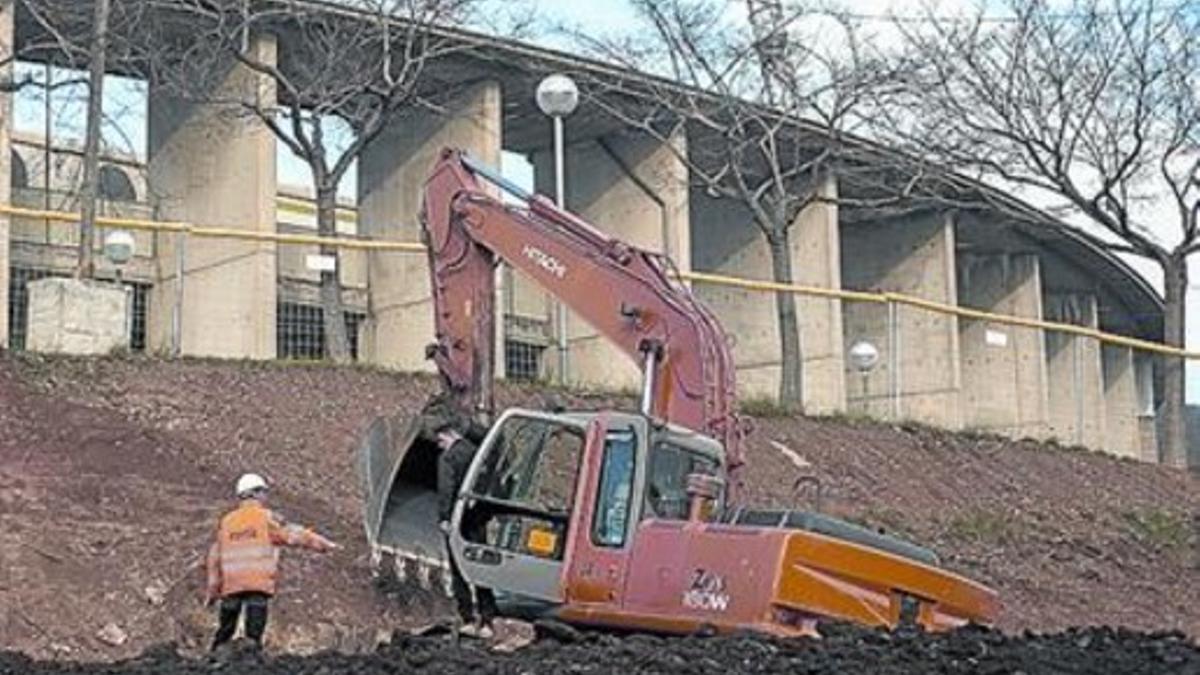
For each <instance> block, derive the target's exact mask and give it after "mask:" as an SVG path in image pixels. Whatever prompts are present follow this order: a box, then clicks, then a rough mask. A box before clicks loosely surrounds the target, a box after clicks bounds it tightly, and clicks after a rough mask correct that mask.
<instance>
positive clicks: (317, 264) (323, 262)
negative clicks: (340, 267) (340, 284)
mask: <svg viewBox="0 0 1200 675" xmlns="http://www.w3.org/2000/svg"><path fill="white" fill-rule="evenodd" d="M304 265H305V267H307V268H308V269H309V270H310V271H313V272H333V271H334V270H336V269H337V256H334V255H317V254H309V255H306V256H304Z"/></svg>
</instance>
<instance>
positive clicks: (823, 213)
mask: <svg viewBox="0 0 1200 675" xmlns="http://www.w3.org/2000/svg"><path fill="white" fill-rule="evenodd" d="M821 194H822V196H823V197H827V198H829V199H836V198H837V183H836V181H835V180H833V179H830V180H829V181H827V182H826V183H825V184H824V185H823V186H822V187H821ZM692 223H693V225H692V227H693V233H692V241H693V246H692V257H693V262H694V264H695V268H696V269H697V270H702V271H705V272H714V273H717V274H726V275H729V276H736V277H742V278H748V279H761V280H764V281H770V280H771V278H772V275H771V254H770V250H769V249H768V246H767V241H766V238H765V237H764V236H763V234H762V231H761V230H760V229H759V228H758V226H756V225H755V224H754V222H753V220H752V218H751V215H750V212H749V211H748V210H747V209H746V208H745V207H744V206H742V205H740V204H738V203H736V202H733V201H731V200H721V199H713V198H711V197H708V196H707V195H705V194H704V193H703V192H702V191H699V190H697V191H693V193H692ZM790 235H791V236H790V239H789V243H790V245H791V249H792V275H793V281H794V283H796V284H799V285H804V286H815V287H819V288H832V289H838V288H841V287H842V268H841V242H840V240H839V237H838V208H837V205H836V204H833V203H826V202H822V203H814V204H812V205H810V206H809V207H808V208H806V209H805V210H804V211H802V212H801V213H800V214H799V216H797V218H796V222H795V223H794V224H793V225H792V228H791V230H790ZM695 288H696V292H697V294H698V295H699V296H700V298H701V299H702V300H703V301H704V302H705V303H706V304H708V306H709V307H711V308H712V309H713V310H714V311H715V312H716V314H717V316H718V317H719V318H720V320H721V323H722V324H723V325H724V326H725V330H726V332H728V333H729V334H730V335H731V336H733V339H734V348H733V354H734V360H735V362H736V363H737V367H738V375H737V376H738V391H739V394H740V395H741V396H742V398H768V399H774V398H776V397H777V396H778V395H779V381H780V374H781V365H782V364H781V362H780V346H779V323H778V314H777V312H776V309H775V299H774V296H773V295H772V294H770V293H764V292H762V291H749V290H741V289H736V288H729V287H724V286H715V285H710V284H697V285H696V287H695ZM796 309H797V313H798V315H799V323H800V351H801V355H802V374H803V389H804V391H803V394H804V409H805V410H806V411H807V412H809V413H813V414H830V413H837V412H842V411H844V410H845V409H846V388H845V384H846V382H845V378H844V376H843V370H844V368H845V366H844V360H843V352H842V342H843V337H842V303H841V301H840V300H836V299H824V298H816V297H811V296H803V295H800V296H797V297H796Z"/></svg>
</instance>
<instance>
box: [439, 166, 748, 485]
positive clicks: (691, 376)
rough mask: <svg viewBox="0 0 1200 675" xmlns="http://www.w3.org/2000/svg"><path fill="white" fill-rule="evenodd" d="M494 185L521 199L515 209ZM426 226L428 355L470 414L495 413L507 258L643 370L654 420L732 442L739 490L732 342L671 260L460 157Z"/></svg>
mask: <svg viewBox="0 0 1200 675" xmlns="http://www.w3.org/2000/svg"><path fill="white" fill-rule="evenodd" d="M491 188H499V189H501V190H504V191H506V192H508V193H509V194H511V195H512V196H514V197H516V198H517V200H519V202H520V203H519V204H515V205H514V204H506V203H505V202H504V201H502V200H501V199H499V198H498V197H497V196H496V194H495V190H494V189H491ZM421 225H422V232H423V236H424V237H425V241H426V244H427V246H428V255H429V261H430V265H429V267H430V270H431V274H432V279H431V282H432V290H433V302H434V315H435V335H436V341H435V343H434V344H433V345H431V346H430V348H429V354H428V355H429V356H430V357H431V358H433V360H434V361H435V362H436V363H437V367H438V371H439V373H440V374H441V376H442V378H443V381H444V384H445V385H446V388H447V391H448V393H449V394H450V396H451V397H452V398H453V399H454V400H455V402H456V403H457V405H458V407H459V408H460V409H462V410H464V411H473V412H475V413H483V414H484V415H488V416H490V414H491V413H492V412H493V391H492V390H493V387H492V378H493V373H494V358H495V356H494V355H495V353H496V352H495V336H496V324H495V321H496V318H495V311H494V304H495V302H494V299H495V265H496V262H497V261H503V262H505V263H508V264H509V265H511V266H512V267H514V268H516V269H519V270H521V271H522V272H524V273H525V274H526V275H527V276H529V277H530V278H532V279H533V280H535V281H536V282H537V283H538V284H540V285H541V286H542V287H543V288H544V289H545V290H546V291H547V292H549V293H550V294H551V295H552V296H554V297H555V298H556V299H557V300H558V301H560V302H562V303H563V304H565V305H566V306H567V307H569V308H570V309H571V310H572V311H574V312H575V313H576V314H578V315H579V316H581V317H583V319H584V320H585V321H587V322H588V323H589V324H591V326H592V327H594V328H595V329H596V330H597V331H599V332H600V333H601V334H603V335H604V336H605V337H607V338H608V339H609V340H611V341H612V342H613V344H615V345H617V346H618V347H619V348H620V349H621V350H622V351H624V352H625V353H626V354H627V355H628V356H629V357H630V358H631V359H634V360H635V361H636V362H637V363H638V364H640V365H641V367H642V371H643V377H644V386H643V391H642V408H643V412H646V413H647V414H649V415H651V416H652V417H654V418H656V419H659V420H662V421H665V422H670V423H674V424H678V425H680V426H683V427H687V428H689V429H694V430H696V431H699V432H701V433H704V434H706V435H708V436H711V437H712V438H714V439H716V440H718V441H720V442H721V443H722V444H723V445H724V447H725V451H726V460H727V465H728V470H729V477H730V482H731V484H732V485H736V484H737V481H736V479H735V476H736V475H737V471H738V469H739V467H740V466H741V465H742V463H743V457H742V443H741V441H742V432H741V428H740V425H739V422H738V418H737V416H736V413H735V402H736V401H735V391H736V390H735V386H734V365H733V359H732V356H731V354H730V351H729V345H728V341H727V339H726V336H725V333H724V332H723V330H722V329H721V327H720V324H719V323H718V322H717V320H716V318H715V317H714V316H713V315H712V313H711V312H710V311H709V310H708V309H707V308H705V307H704V306H703V305H701V304H700V303H699V302H698V301H697V300H696V298H695V297H694V296H693V295H692V293H691V291H690V289H688V288H687V287H686V286H685V285H683V284H682V283H681V282H680V281H678V279H676V278H675V276H674V275H673V274H672V268H671V262H670V261H669V260H668V259H667V258H665V257H664V256H661V255H659V254H657V253H653V252H650V251H645V250H642V249H639V248H635V247H633V246H630V245H628V244H625V243H623V242H620V241H618V240H616V239H613V238H612V237H609V236H608V235H606V234H604V233H603V232H600V231H599V230H597V229H596V228H594V227H592V226H591V225H589V224H588V223H586V222H584V221H583V220H581V219H579V218H578V217H576V216H574V215H572V214H570V213H567V212H565V211H562V210H560V209H558V208H557V207H556V206H555V205H554V204H553V203H552V202H550V201H549V200H548V199H546V198H545V197H543V196H540V195H532V194H529V193H527V192H525V191H524V190H521V189H520V188H519V187H517V186H515V185H513V184H511V183H510V182H508V181H507V180H505V179H504V178H502V177H501V176H499V175H497V174H495V173H494V172H493V171H492V170H491V169H489V168H488V167H486V166H483V165H481V164H479V163H477V162H475V161H474V160H472V159H471V158H470V157H467V156H465V155H464V154H462V153H461V152H459V151H457V150H450V149H447V150H444V151H443V152H442V155H441V157H440V160H439V161H438V163H437V165H436V166H435V168H434V170H433V172H432V175H431V176H430V178H429V180H428V181H427V183H426V185H425V201H424V207H423V210H422V214H421Z"/></svg>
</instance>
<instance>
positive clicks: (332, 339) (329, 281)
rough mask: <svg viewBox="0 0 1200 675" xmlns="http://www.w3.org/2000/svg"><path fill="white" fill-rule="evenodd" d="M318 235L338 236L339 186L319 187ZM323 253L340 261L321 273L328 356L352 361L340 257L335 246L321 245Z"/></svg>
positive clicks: (338, 359) (345, 361) (340, 360)
mask: <svg viewBox="0 0 1200 675" xmlns="http://www.w3.org/2000/svg"><path fill="white" fill-rule="evenodd" d="M317 234H319V235H320V236H322V237H336V236H337V188H336V187H328V186H321V187H318V188H317ZM321 255H323V256H330V257H332V258H333V259H334V260H337V265H336V266H335V267H334V269H333V271H332V272H329V271H322V272H321V314H322V316H323V317H324V323H325V358H327V359H330V360H331V361H333V362H334V363H349V361H350V346H349V340H348V338H347V336H346V319H345V314H344V312H343V311H342V285H341V282H340V279H339V277H340V269H341V260H340V259H339V257H338V250H337V248H336V247H333V246H321Z"/></svg>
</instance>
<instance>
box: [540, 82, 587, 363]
mask: <svg viewBox="0 0 1200 675" xmlns="http://www.w3.org/2000/svg"><path fill="white" fill-rule="evenodd" d="M535 96H536V98H537V105H538V108H539V109H540V110H541V111H542V113H543V114H545V115H548V116H549V117H550V118H551V119H552V120H553V122H554V201H555V203H556V204H557V205H558V208H559V209H563V210H565V209H566V208H567V207H566V192H565V191H564V187H563V182H564V178H563V118H564V117H566V116H567V115H570V114H571V113H573V112H575V107H576V106H578V105H579V88H578V87H576V86H575V81H574V80H572V79H571V78H569V77H567V76H566V75H562V74H557V73H556V74H554V75H549V76H547V77H546V78H544V79H543V80H542V81H541V82H540V83H538V87H537V93H536V95H535ZM555 309H556V313H557V316H558V382H559V384H566V382H567V308H566V307H565V306H564V305H563V304H562V303H561V302H559V303H556V306H555Z"/></svg>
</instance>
